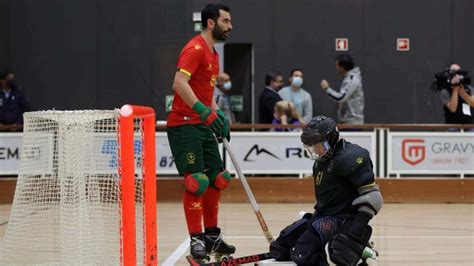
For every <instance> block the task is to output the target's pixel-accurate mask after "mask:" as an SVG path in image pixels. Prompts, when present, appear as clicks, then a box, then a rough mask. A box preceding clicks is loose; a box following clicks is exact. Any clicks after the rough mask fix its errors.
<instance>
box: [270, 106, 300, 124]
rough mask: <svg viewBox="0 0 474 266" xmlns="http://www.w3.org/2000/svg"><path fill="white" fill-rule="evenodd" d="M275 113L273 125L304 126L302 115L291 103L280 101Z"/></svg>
mask: <svg viewBox="0 0 474 266" xmlns="http://www.w3.org/2000/svg"><path fill="white" fill-rule="evenodd" d="M274 110H275V111H274V112H273V117H274V118H273V121H272V124H273V125H300V124H303V119H302V117H301V115H300V114H299V113H298V111H297V110H296V108H295V105H294V104H293V103H292V102H290V101H278V102H276V104H275V108H274ZM300 130H301V129H300V128H273V129H272V131H300Z"/></svg>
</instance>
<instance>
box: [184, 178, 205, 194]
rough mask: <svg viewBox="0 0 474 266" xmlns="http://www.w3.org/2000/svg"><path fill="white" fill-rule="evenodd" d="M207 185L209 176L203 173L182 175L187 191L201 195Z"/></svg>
mask: <svg viewBox="0 0 474 266" xmlns="http://www.w3.org/2000/svg"><path fill="white" fill-rule="evenodd" d="M208 186H209V178H208V177H207V176H206V175H205V174H203V173H192V174H187V175H185V176H184V187H185V188H186V190H187V191H188V192H191V193H193V194H194V195H196V196H201V195H202V194H204V192H206V189H207V187H208Z"/></svg>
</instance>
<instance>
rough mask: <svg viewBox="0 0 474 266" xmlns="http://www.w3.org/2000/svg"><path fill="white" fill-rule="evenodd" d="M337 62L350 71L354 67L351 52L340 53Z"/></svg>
mask: <svg viewBox="0 0 474 266" xmlns="http://www.w3.org/2000/svg"><path fill="white" fill-rule="evenodd" d="M336 60H337V64H338V65H339V66H340V67H342V68H344V69H345V70H347V71H349V70H351V69H353V68H354V59H352V56H350V55H349V54H340V55H338V56H337V57H336Z"/></svg>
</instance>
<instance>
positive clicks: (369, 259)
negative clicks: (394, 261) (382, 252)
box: [359, 240, 379, 266]
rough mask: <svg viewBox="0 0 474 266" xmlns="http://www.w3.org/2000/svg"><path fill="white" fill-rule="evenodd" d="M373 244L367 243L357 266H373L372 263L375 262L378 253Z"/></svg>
mask: <svg viewBox="0 0 474 266" xmlns="http://www.w3.org/2000/svg"><path fill="white" fill-rule="evenodd" d="M374 247H375V242H374V241H372V240H370V241H369V242H368V243H367V246H366V247H365V248H364V250H363V251H362V257H361V258H360V259H361V261H360V263H359V266H367V265H374V262H376V261H377V258H378V256H379V252H378V251H377V250H376V249H375V248H374Z"/></svg>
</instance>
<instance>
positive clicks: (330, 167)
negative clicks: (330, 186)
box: [327, 160, 334, 173]
mask: <svg viewBox="0 0 474 266" xmlns="http://www.w3.org/2000/svg"><path fill="white" fill-rule="evenodd" d="M333 168H334V161H333V160H331V161H330V162H329V166H328V170H327V171H328V173H331V171H332V169H333Z"/></svg>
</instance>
